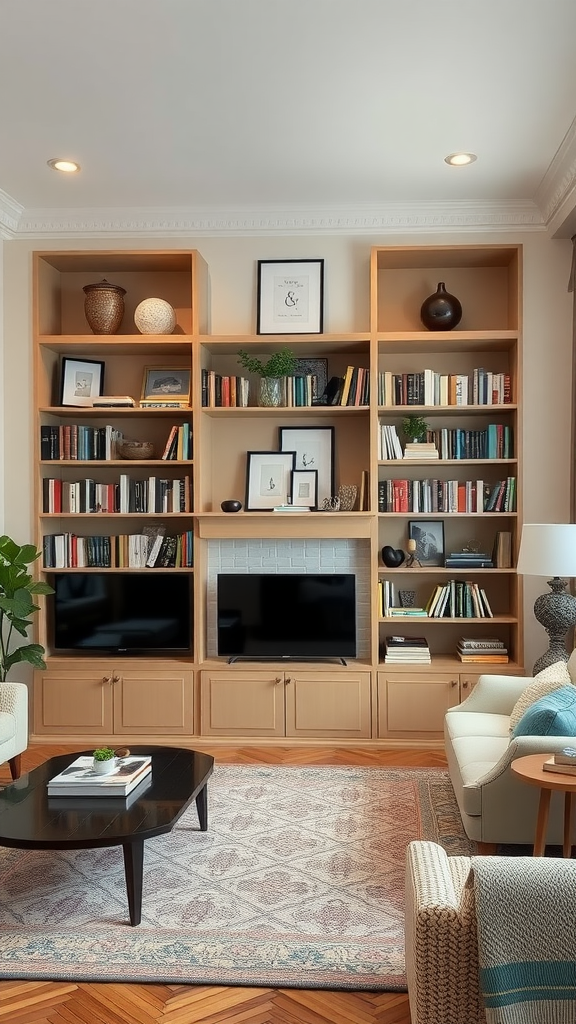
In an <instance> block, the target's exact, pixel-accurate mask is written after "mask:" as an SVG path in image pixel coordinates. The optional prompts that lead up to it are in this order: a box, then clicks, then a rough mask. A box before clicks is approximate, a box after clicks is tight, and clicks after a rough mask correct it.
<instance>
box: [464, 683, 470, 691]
mask: <svg viewBox="0 0 576 1024" xmlns="http://www.w3.org/2000/svg"><path fill="white" fill-rule="evenodd" d="M469 686H470V683H469V682H465V683H462V689H463V690H467V689H468V687H469Z"/></svg>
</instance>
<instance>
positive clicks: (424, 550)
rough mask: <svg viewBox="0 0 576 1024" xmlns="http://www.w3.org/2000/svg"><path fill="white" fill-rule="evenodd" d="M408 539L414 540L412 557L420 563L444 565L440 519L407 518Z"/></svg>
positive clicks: (442, 525) (442, 533) (442, 530)
mask: <svg viewBox="0 0 576 1024" xmlns="http://www.w3.org/2000/svg"><path fill="white" fill-rule="evenodd" d="M408 539H409V540H415V541H416V551H415V552H414V557H415V558H416V559H417V561H419V562H420V565H444V558H445V542H444V521H443V520H442V519H418V520H416V519H409V520H408Z"/></svg>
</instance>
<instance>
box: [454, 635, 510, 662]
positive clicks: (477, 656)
mask: <svg viewBox="0 0 576 1024" xmlns="http://www.w3.org/2000/svg"><path fill="white" fill-rule="evenodd" d="M458 657H459V658H460V661H465V662H480V664H482V663H483V662H497V663H498V664H501V665H505V664H506V663H507V662H508V650H507V648H506V646H505V645H504V643H503V642H502V640H498V638H497V637H495V636H482V637H478V638H472V637H467V636H462V637H460V640H459V641H458Z"/></svg>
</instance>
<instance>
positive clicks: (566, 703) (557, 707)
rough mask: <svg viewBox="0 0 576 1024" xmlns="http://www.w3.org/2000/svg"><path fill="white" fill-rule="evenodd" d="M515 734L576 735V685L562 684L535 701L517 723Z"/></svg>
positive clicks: (513, 734)
mask: <svg viewBox="0 0 576 1024" xmlns="http://www.w3.org/2000/svg"><path fill="white" fill-rule="evenodd" d="M515 736H576V686H574V685H573V684H570V685H568V686H561V687H560V688H559V689H558V690H553V691H552V693H547V694H546V696H545V697H540V700H537V701H534V703H533V704H531V705H530V707H529V708H528V710H527V711H526V712H525V713H524V714H523V715H522V718H521V719H520V721H519V722H518V724H517V725H516V727H515V729H514V731H513V733H512V739H514V737H515Z"/></svg>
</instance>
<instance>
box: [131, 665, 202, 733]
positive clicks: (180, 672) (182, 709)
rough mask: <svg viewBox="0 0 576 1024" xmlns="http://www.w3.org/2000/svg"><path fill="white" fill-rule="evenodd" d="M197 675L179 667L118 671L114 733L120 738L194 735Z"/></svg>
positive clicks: (164, 666)
mask: <svg viewBox="0 0 576 1024" xmlns="http://www.w3.org/2000/svg"><path fill="white" fill-rule="evenodd" d="M193 691H194V673H193V671H192V670H191V669H189V668H184V669H179V668H178V666H177V665H170V664H169V663H166V665H159V666H158V667H156V668H154V670H151V669H150V662H145V663H144V664H143V665H142V666H141V665H139V664H138V663H134V665H131V666H130V668H127V667H126V666H125V665H122V666H121V667H115V668H114V675H113V683H112V694H113V698H114V732H115V733H116V734H118V735H128V734H132V735H136V736H137V735H139V734H142V735H146V736H155V735H158V736H159V737H162V736H183V735H189V736H191V735H192V734H193V731H194V730H193V714H192V709H193Z"/></svg>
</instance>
